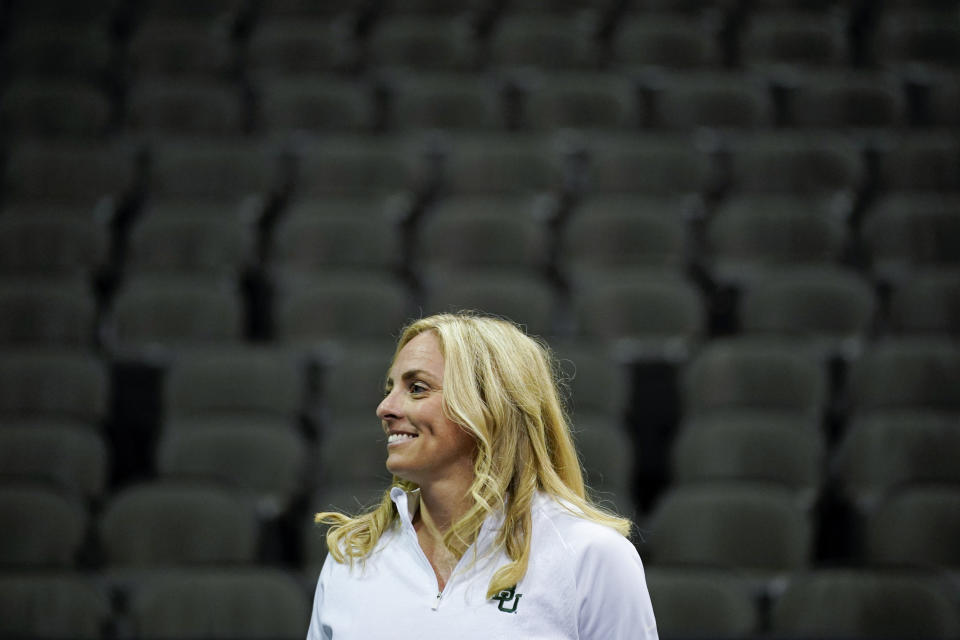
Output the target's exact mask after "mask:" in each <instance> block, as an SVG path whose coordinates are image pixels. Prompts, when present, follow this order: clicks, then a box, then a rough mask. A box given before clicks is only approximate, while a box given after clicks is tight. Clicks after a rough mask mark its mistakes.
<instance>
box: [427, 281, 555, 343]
mask: <svg viewBox="0 0 960 640" xmlns="http://www.w3.org/2000/svg"><path fill="white" fill-rule="evenodd" d="M426 288H427V291H426V299H425V301H424V306H423V312H424V314H430V313H441V312H451V311H454V312H455V311H461V310H473V311H481V312H484V313H489V314H494V315H497V316H501V317H506V318H508V319H510V320H512V321H514V322H516V323H519V324H521V325H523V326H524V328H525V329H526V330H527V332H529V333H531V334H533V335H539V336H552V335H555V334H556V333H557V332H558V331H559V327H558V326H557V313H558V304H559V301H558V300H557V294H556V292H555V291H554V289H553V287H552V286H551V285H550V283H548V282H547V280H546V279H545V278H543V277H540V276H538V275H534V274H532V273H530V272H529V271H523V270H518V269H487V270H476V271H473V270H463V271H458V272H452V273H444V274H437V275H436V276H435V277H433V278H431V280H430V282H428V283H427V287H426Z"/></svg>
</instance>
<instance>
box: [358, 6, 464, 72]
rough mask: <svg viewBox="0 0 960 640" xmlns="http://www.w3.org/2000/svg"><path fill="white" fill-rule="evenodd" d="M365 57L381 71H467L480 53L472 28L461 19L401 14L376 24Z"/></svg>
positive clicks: (366, 45) (366, 60)
mask: <svg viewBox="0 0 960 640" xmlns="http://www.w3.org/2000/svg"><path fill="white" fill-rule="evenodd" d="M361 55H362V56H363V57H364V60H365V62H366V63H367V65H368V66H369V67H370V68H373V69H377V70H386V69H391V70H399V69H417V70H421V71H467V70H470V69H471V68H473V67H474V58H475V56H476V53H475V51H474V43H473V34H472V32H471V26H470V24H469V22H468V21H467V20H465V19H462V18H461V17H459V16H454V17H448V16H419V15H417V16H414V15H397V16H390V17H386V18H384V19H383V20H380V21H379V22H378V23H377V24H376V25H374V27H373V29H372V31H371V33H370V35H369V36H368V37H367V39H366V42H365V44H364V46H363V50H362V54H361Z"/></svg>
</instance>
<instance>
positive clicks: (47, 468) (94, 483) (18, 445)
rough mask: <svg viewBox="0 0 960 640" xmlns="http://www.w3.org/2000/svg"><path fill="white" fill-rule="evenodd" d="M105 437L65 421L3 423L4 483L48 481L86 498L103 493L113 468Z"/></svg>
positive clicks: (0, 475) (0, 467) (0, 463)
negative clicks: (111, 467) (66, 423)
mask: <svg viewBox="0 0 960 640" xmlns="http://www.w3.org/2000/svg"><path fill="white" fill-rule="evenodd" d="M107 447H108V445H107V442H106V441H105V439H104V438H103V437H102V436H101V435H100V434H99V433H98V432H97V431H94V430H93V429H78V428H75V427H73V426H68V425H64V424H55V423H46V424H44V423H43V422H41V423H39V424H19V425H18V424H11V425H7V424H4V425H2V426H0V479H2V482H3V483H8V482H11V481H17V480H21V481H29V482H37V483H48V484H50V485H53V486H56V487H58V488H59V489H60V490H61V491H62V492H64V493H73V494H75V495H77V496H79V497H80V498H82V499H85V500H97V499H99V498H101V497H102V496H103V495H104V492H105V490H106V487H107V479H108V477H109V471H110V453H109V451H108V448H107Z"/></svg>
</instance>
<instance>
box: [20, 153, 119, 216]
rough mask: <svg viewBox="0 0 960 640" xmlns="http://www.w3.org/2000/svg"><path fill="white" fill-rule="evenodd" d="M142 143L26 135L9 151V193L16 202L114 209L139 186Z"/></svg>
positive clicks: (90, 208)
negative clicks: (43, 138) (138, 145)
mask: <svg viewBox="0 0 960 640" xmlns="http://www.w3.org/2000/svg"><path fill="white" fill-rule="evenodd" d="M136 153H137V148H136V146H135V145H133V144H131V143H130V142H129V141H125V140H111V141H110V142H104V143H98V144H91V143H89V142H84V143H81V142H79V141H71V142H66V141H64V142H60V141H58V142H56V143H54V142H50V141H39V140H25V141H23V142H19V143H17V145H15V146H14V147H12V148H11V149H10V150H9V153H8V155H7V157H6V161H5V163H4V178H3V193H4V202H5V204H6V206H9V205H10V204H12V203H57V204H68V205H70V206H72V207H89V209H88V210H92V209H93V207H94V205H98V206H100V207H102V208H103V209H105V210H106V211H112V210H113V209H114V208H115V207H116V206H118V203H120V202H121V201H122V200H123V199H124V198H125V197H126V196H128V195H129V194H130V192H131V191H132V190H133V187H134V183H135V179H136V175H137V168H136V164H135V154H136Z"/></svg>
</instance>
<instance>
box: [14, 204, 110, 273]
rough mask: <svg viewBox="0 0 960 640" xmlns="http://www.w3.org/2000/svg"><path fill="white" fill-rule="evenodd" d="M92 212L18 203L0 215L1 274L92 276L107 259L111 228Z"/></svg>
mask: <svg viewBox="0 0 960 640" xmlns="http://www.w3.org/2000/svg"><path fill="white" fill-rule="evenodd" d="M103 222H104V221H101V220H98V219H96V218H95V216H93V215H91V212H88V215H86V216H69V215H64V214H62V213H59V212H57V213H54V212H53V211H47V212H43V211H33V212H29V211H24V210H22V209H19V208H18V207H16V206H14V207H11V208H10V209H7V210H5V211H4V212H3V215H2V216H0V275H2V277H4V278H6V277H11V276H19V277H22V276H28V277H32V276H42V277H57V278H61V277H62V278H67V277H76V276H78V275H80V276H81V277H86V278H87V279H88V280H89V278H91V277H92V276H93V275H94V274H96V273H97V272H98V271H99V270H100V269H101V268H102V267H103V266H104V265H105V264H106V262H107V250H108V247H109V235H108V234H109V232H108V229H107V227H106V225H105V224H103Z"/></svg>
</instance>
